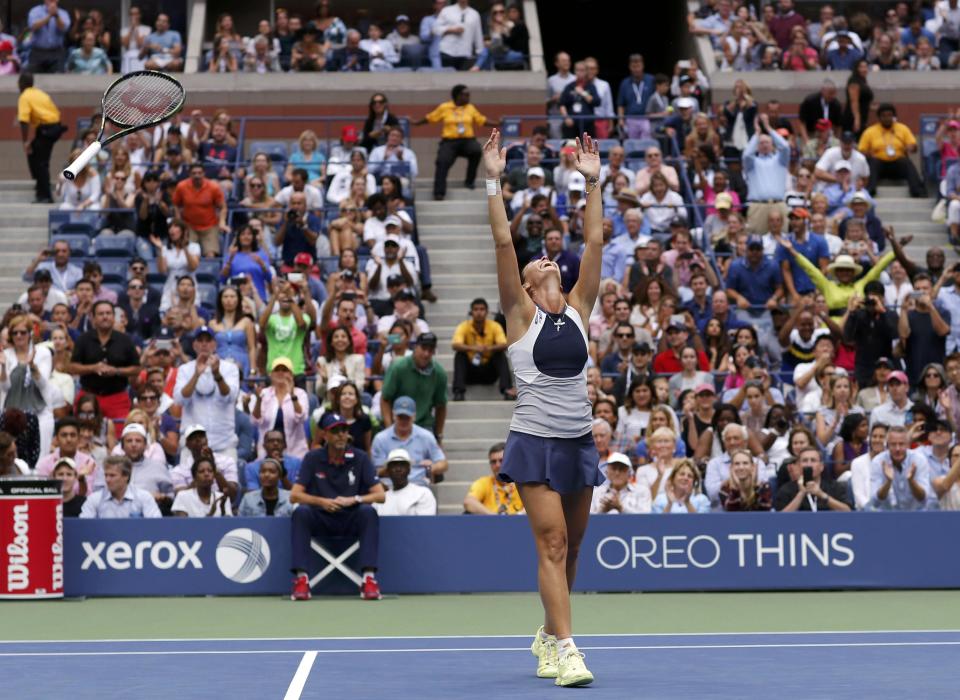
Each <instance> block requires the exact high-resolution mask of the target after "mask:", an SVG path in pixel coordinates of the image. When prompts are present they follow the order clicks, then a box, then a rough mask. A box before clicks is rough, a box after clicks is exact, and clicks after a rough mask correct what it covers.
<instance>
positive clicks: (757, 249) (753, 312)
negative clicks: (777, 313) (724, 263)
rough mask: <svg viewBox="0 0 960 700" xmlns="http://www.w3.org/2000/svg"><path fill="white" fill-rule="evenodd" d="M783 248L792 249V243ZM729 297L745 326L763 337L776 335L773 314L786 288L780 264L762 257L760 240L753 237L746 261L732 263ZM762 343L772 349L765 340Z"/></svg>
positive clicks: (744, 259)
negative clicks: (783, 284)
mask: <svg viewBox="0 0 960 700" xmlns="http://www.w3.org/2000/svg"><path fill="white" fill-rule="evenodd" d="M784 240H786V239H784ZM781 245H783V246H784V247H785V248H787V249H788V250H792V249H793V248H792V245H791V244H790V243H789V241H788V242H787V243H782V244H781ZM727 296H728V297H729V299H730V301H732V302H734V303H735V304H736V305H737V316H738V318H739V319H740V320H741V321H742V322H744V323H747V324H752V325H754V326H755V327H756V328H757V330H758V331H759V332H760V334H761V335H769V334H771V333H772V332H773V320H772V318H771V316H770V311H771V310H772V309H775V308H777V306H778V305H779V303H780V299H781V298H782V297H783V286H782V279H781V277H780V270H779V269H778V267H777V264H776V263H774V262H773V261H772V260H770V259H768V258H765V257H764V255H763V240H762V239H761V238H760V236H750V238H749V240H748V241H747V255H746V257H745V258H738V259H736V260H734V261H733V262H732V263H730V268H729V270H728V272H727ZM761 343H762V344H763V345H764V346H765V347H769V343H767V342H766V341H764V340H763V339H761Z"/></svg>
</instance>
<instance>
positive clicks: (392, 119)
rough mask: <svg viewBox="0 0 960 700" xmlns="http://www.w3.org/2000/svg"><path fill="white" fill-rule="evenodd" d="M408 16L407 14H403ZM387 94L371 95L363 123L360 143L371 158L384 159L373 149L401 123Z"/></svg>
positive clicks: (380, 144)
mask: <svg viewBox="0 0 960 700" xmlns="http://www.w3.org/2000/svg"><path fill="white" fill-rule="evenodd" d="M403 16H406V15H403ZM387 104H388V101H387V96H386V95H384V94H383V93H382V92H375V93H374V94H373V95H371V97H370V105H369V108H368V111H367V120H366V121H365V122H364V123H363V140H362V141H361V143H360V145H361V146H362V147H363V148H365V149H366V150H367V151H368V152H370V160H371V161H373V162H379V161H382V160H383V158H374V157H373V150H374V149H375V148H376V147H377V146H382V145H383V144H385V143H386V142H387V135H388V132H389V129H390V128H392V127H394V126H399V125H400V120H399V119H397V116H396V115H395V114H394V113H393V112H391V111H390V109H389V108H388V106H387ZM403 135H404V134H403V131H402V130H401V132H400V143H401V145H402V142H403Z"/></svg>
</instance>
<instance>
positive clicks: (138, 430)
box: [120, 423, 147, 439]
mask: <svg viewBox="0 0 960 700" xmlns="http://www.w3.org/2000/svg"><path fill="white" fill-rule="evenodd" d="M127 435H139V436H140V437H142V438H146V437H147V429H146V428H144V427H143V426H142V425H140V424H139V423H131V424H130V425H128V426H126V427H125V428H124V429H123V432H122V433H120V438H121V439H123V438H125V437H127Z"/></svg>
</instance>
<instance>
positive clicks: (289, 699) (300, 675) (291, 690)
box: [283, 651, 317, 700]
mask: <svg viewBox="0 0 960 700" xmlns="http://www.w3.org/2000/svg"><path fill="white" fill-rule="evenodd" d="M316 660H317V652H315V651H307V652H304V654H303V658H302V659H300V665H299V666H297V672H296V673H294V674H293V679H292V680H291V681H290V686H289V687H288V688H287V694H286V695H284V696H283V700H300V695H301V694H302V693H303V686H305V685H306V684H307V677H308V676H309V675H310V669H312V668H313V662H314V661H316Z"/></svg>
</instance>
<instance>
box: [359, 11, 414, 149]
mask: <svg viewBox="0 0 960 700" xmlns="http://www.w3.org/2000/svg"><path fill="white" fill-rule="evenodd" d="M387 41H389V42H390V44H391V45H392V46H393V50H394V51H395V52H396V53H397V56H399V57H400V65H402V66H409V67H410V68H419V67H420V66H422V65H423V56H424V47H423V44H422V42H421V41H420V37H419V36H417V35H416V34H414V33H413V31H412V25H411V23H410V17H409V16H408V15H397V17H396V19H394V28H393V31H392V32H390V33H389V34H387ZM364 132H366V129H364ZM365 147H366V148H370V146H365Z"/></svg>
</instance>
